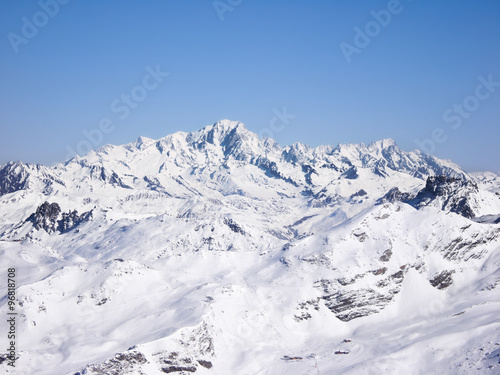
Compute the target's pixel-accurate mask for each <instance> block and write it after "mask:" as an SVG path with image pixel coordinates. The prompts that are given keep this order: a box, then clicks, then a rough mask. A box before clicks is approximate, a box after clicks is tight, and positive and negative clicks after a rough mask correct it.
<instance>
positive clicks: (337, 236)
mask: <svg viewBox="0 0 500 375" xmlns="http://www.w3.org/2000/svg"><path fill="white" fill-rule="evenodd" d="M492 181H493V182H492ZM492 184H494V179H492V178H491V176H490V175H486V174H481V175H479V174H477V175H473V176H470V175H469V174H467V173H466V172H465V171H463V170H462V169H461V168H460V167H458V166H457V165H455V164H453V163H451V162H449V161H443V160H439V159H437V158H434V157H432V156H429V155H425V154H422V153H420V152H405V151H402V150H400V149H399V148H398V146H397V145H396V144H395V143H394V141H392V140H383V141H379V142H375V143H372V144H370V145H368V146H366V145H362V144H361V145H354V144H349V145H339V146H337V147H332V146H319V147H316V148H310V147H308V146H306V145H303V144H294V145H291V146H286V147H284V148H282V147H280V146H279V145H278V144H277V143H275V142H274V141H273V140H270V139H264V140H261V139H259V138H258V137H257V136H256V135H255V134H253V133H251V132H250V131H248V130H247V129H246V128H245V127H244V125H243V124H241V123H239V122H232V121H228V120H224V121H221V122H218V123H216V124H214V125H210V126H207V127H205V128H203V129H201V130H199V131H197V132H194V133H183V132H179V133H175V134H172V135H169V136H167V137H164V138H162V139H160V140H152V139H148V138H144V137H140V138H138V139H137V140H136V141H135V142H132V143H130V144H127V145H124V146H111V145H107V146H105V147H103V148H102V149H100V150H98V151H95V152H94V151H93V152H91V153H89V154H88V155H86V156H84V157H75V158H73V159H71V160H69V161H67V162H66V163H64V164H59V165H56V166H54V167H52V168H48V167H43V166H33V165H25V164H22V163H8V164H6V165H4V166H2V167H0V257H1V258H2V262H1V267H0V268H1V269H0V272H1V273H2V274H3V275H7V269H8V268H11V267H15V268H16V274H17V276H16V282H17V289H16V295H17V305H16V312H17V313H18V316H17V327H16V328H17V335H18V341H17V343H16V345H17V349H18V352H17V355H18V357H19V358H18V359H17V361H16V367H15V368H12V367H10V366H8V360H4V361H1V363H0V368H2V370H4V371H5V372H6V373H9V374H75V373H78V372H80V373H85V374H161V373H173V374H187V373H193V372H195V373H197V374H198V373H199V374H205V373H206V374H371V373H373V374H380V373H388V374H401V373H414V374H421V373H426V374H432V373H436V374H437V373H439V374H442V373H450V374H455V373H463V374H468V373H478V372H479V373H492V374H494V373H497V372H498V371H499V370H500V364H499V354H500V344H499V342H498V337H499V335H500V315H499V314H498V311H499V308H500V298H499V294H498V288H499V284H500V224H499V223H495V220H490V219H488V220H486V219H485V218H491V217H496V216H498V215H500V196H498V194H495V193H496V190H495V188H494V187H492ZM472 219H474V220H472ZM6 293H7V291H6V290H5V291H4V292H3V294H2V299H1V300H0V311H1V312H2V314H4V315H3V316H7V315H6V313H7V308H8V304H7V296H6ZM2 327H5V330H6V329H7V326H6V322H5V321H4V322H3V323H2ZM4 336H5V335H4ZM4 339H5V338H4V337H2V340H4ZM2 345H4V346H3V347H5V348H7V347H8V346H7V343H6V342H5V343H4V341H2ZM1 353H2V352H1V351H0V354H1ZM6 354H8V353H5V354H1V355H2V356H1V357H0V359H1V358H6Z"/></svg>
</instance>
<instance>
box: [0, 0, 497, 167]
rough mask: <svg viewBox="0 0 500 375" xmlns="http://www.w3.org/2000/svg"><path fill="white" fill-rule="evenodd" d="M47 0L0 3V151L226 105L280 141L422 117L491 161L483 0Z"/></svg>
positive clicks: (156, 127)
mask: <svg viewBox="0 0 500 375" xmlns="http://www.w3.org/2000/svg"><path fill="white" fill-rule="evenodd" d="M55 1H56V0H41V1H40V2H36V1H31V2H27V1H2V2H1V3H0V37H1V41H0V163H5V162H7V161H9V160H22V161H24V162H32V163H43V164H48V165H50V164H53V163H55V162H61V161H63V160H64V159H65V158H66V156H67V155H68V147H70V148H73V149H75V150H76V149H77V147H80V150H81V151H85V149H86V147H87V146H88V144H91V143H90V141H88V144H87V145H85V144H84V143H82V142H84V141H85V140H86V137H85V136H84V135H83V133H82V132H83V131H84V130H86V131H89V132H91V134H94V137H95V138H94V140H93V141H92V146H93V147H99V146H102V145H103V144H106V143H112V144H123V143H128V142H131V141H133V140H134V139H135V138H137V137H138V136H140V135H144V136H147V137H151V138H160V137H163V136H165V135H167V134H170V133H173V132H175V131H178V130H183V131H192V130H196V129H199V128H201V127H203V126H205V125H208V124H210V123H213V122H215V121H217V120H220V119H224V118H229V119H232V120H239V121H242V122H243V123H245V125H246V126H247V127H248V128H249V129H250V130H252V131H254V132H256V133H260V134H267V135H270V132H269V130H271V132H272V134H273V138H274V139H276V140H277V141H278V142H279V143H280V144H281V145H286V144H291V143H293V142H297V141H301V142H304V143H307V144H309V145H311V146H317V145H319V144H334V145H335V144H337V143H349V142H365V143H368V142H371V141H375V140H378V139H382V138H393V139H395V140H396V142H397V143H398V144H399V145H400V146H401V147H402V148H403V149H406V150H412V149H415V148H416V147H417V144H416V143H415V140H420V141H422V140H424V139H431V138H432V136H433V132H434V137H435V140H438V141H439V142H436V141H435V140H433V141H432V142H433V144H434V147H431V146H432V145H431V144H430V143H429V142H427V143H426V146H425V147H424V148H425V149H426V150H427V151H431V152H432V153H433V154H434V155H436V156H438V157H443V158H447V159H451V160H453V161H455V162H457V163H458V164H460V165H461V166H463V167H464V168H466V169H467V170H469V171H473V170H492V171H500V147H499V146H500V84H498V83H497V84H496V85H495V83H493V84H489V85H488V87H485V86H484V83H481V80H480V79H479V78H478V77H483V79H484V80H485V81H488V80H490V81H493V82H500V47H499V46H500V2H499V1H487V0H482V1H473V0H470V1H457V0H453V1H452V0H448V1H439V2H436V1H430V0H426V1H425V0H413V1H410V0H401V1H400V2H399V5H398V4H397V0H393V1H396V2H395V3H394V2H390V1H389V2H388V1H356V2H354V1H348V0H342V1H326V0H324V1H320V0H317V1H310V0H309V1H307V0H302V1H296V0H295V1H294V0H282V1H279V0H275V1H272V0H243V1H239V0H221V1H215V2H214V1H212V0H205V1H184V0H170V1H152V0H150V1H138V0H137V1H125V0H120V1H119V0H108V1H104V0H103V1H97V0H94V1H76V0H72V1H69V2H67V3H66V4H59V3H57V4H59V6H58V7H59V9H56V8H55V6H54V2H55ZM60 1H61V2H63V1H62V0H60ZM64 2H66V1H64ZM44 4H45V5H44ZM231 4H232V5H231ZM216 8H217V9H216ZM44 9H45V10H44ZM388 9H390V10H388ZM372 11H375V12H380V11H383V12H382V13H379V14H381V15H380V17H382V18H379V21H377V20H375V18H374V15H373V13H371V12H372ZM391 11H392V13H389V14H390V15H391V19H390V20H388V19H387V17H385V18H384V15H385V16H387V12H391ZM48 13H52V14H48ZM381 23H384V25H381ZM37 25H38V26H37ZM34 28H35V29H34ZM355 28H358V29H356V30H361V31H362V32H363V33H369V34H371V35H372V36H371V37H370V36H369V35H368V38H369V40H368V42H367V41H366V40H362V37H359V35H358V38H357V39H356V38H355V37H356V34H357V31H355ZM35 33H36V35H34V34H35ZM342 43H344V44H342ZM356 43H357V44H356ZM341 45H343V46H344V49H345V48H351V47H346V46H347V45H349V46H352V48H351V49H350V51H352V50H353V49H355V48H357V50H356V52H355V53H352V54H350V55H349V56H348V59H346V56H345V54H344V53H343V51H342V48H341ZM347 60H350V62H348V61H347ZM158 64H159V69H160V71H162V72H168V73H169V76H168V77H161V76H160V77H159V78H158V77H157V79H158V81H160V80H161V82H159V83H157V82H155V81H154V80H152V78H151V77H147V75H148V74H150V73H148V67H150V69H153V70H154V69H156V67H157V65H158ZM143 79H145V83H143ZM481 85H482V87H480V88H479V89H478V86H481ZM145 86H147V87H148V89H146V88H144V87H145ZM478 90H479V91H478ZM131 92H133V93H134V95H135V96H134V97H135V98H136V99H137V102H136V101H135V100H134V97H132V99H129V102H126V101H124V100H126V99H123V97H122V95H131ZM130 100H132V101H130ZM140 100H142V101H140ZM464 102H465V103H464ZM113 103H114V107H113V106H112V104H113ZM455 104H457V105H461V106H462V108H461V109H460V107H456V106H455V107H454V105H455ZM123 106H126V107H127V108H128V110H127V111H126V110H125V109H124V108H123ZM132 107H134V108H132ZM284 107H286V111H287V112H288V113H289V114H291V115H292V114H293V115H295V117H294V118H293V119H292V118H289V119H288V120H286V119H285V120H286V123H285V124H284V123H283V122H282V120H280V119H279V118H277V117H276V114H275V112H276V111H279V112H282V111H283V108H284ZM113 108H114V110H113ZM444 114H445V115H446V116H447V117H446V119H447V121H446V120H445V119H443V115H444ZM457 116H458V117H457ZM105 118H107V119H109V121H111V124H112V125H108V126H112V127H113V130H112V131H111V132H108V133H104V132H102V131H101V130H98V129H99V124H100V123H101V121H102V119H105ZM96 129H97V130H98V131H99V132H100V134H101V135H102V140H100V139H99V138H100V137H99V136H97V135H96V131H97V130H96ZM266 129H267V130H266ZM436 129H441V130H436ZM93 130H94V131H93ZM444 138H446V140H444ZM98 140H99V142H97V141H98ZM443 140H444V141H443Z"/></svg>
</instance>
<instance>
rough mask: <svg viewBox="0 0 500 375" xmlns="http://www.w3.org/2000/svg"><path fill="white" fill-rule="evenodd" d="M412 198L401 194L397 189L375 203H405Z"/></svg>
mask: <svg viewBox="0 0 500 375" xmlns="http://www.w3.org/2000/svg"><path fill="white" fill-rule="evenodd" d="M411 198H412V196H411V194H409V193H402V192H401V191H400V190H399V189H398V188H397V187H394V188H392V189H391V190H389V191H388V192H387V194H385V195H384V196H383V197H382V198H380V199H379V200H378V201H377V204H382V203H386V202H388V203H394V202H407V201H408V200H410V199H411Z"/></svg>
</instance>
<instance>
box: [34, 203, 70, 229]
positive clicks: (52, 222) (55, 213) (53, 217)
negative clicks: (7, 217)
mask: <svg viewBox="0 0 500 375" xmlns="http://www.w3.org/2000/svg"><path fill="white" fill-rule="evenodd" d="M60 213H61V207H59V205H58V204H57V203H49V202H45V203H43V204H42V205H40V206H39V207H38V208H37V209H36V212H35V213H33V214H31V215H30V216H29V217H28V219H27V220H26V221H29V222H31V223H33V227H34V228H35V229H37V230H41V229H43V230H45V231H46V232H47V233H49V234H51V233H54V232H55V231H56V229H57V228H58V225H57V218H58V217H59V214H60Z"/></svg>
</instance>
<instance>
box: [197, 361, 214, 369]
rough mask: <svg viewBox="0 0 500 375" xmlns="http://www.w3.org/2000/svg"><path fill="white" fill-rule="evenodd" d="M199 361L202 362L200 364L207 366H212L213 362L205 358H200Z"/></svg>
mask: <svg viewBox="0 0 500 375" xmlns="http://www.w3.org/2000/svg"><path fill="white" fill-rule="evenodd" d="M198 363H199V364H200V366H203V367H205V368H212V362H210V361H205V360H203V359H198Z"/></svg>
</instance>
